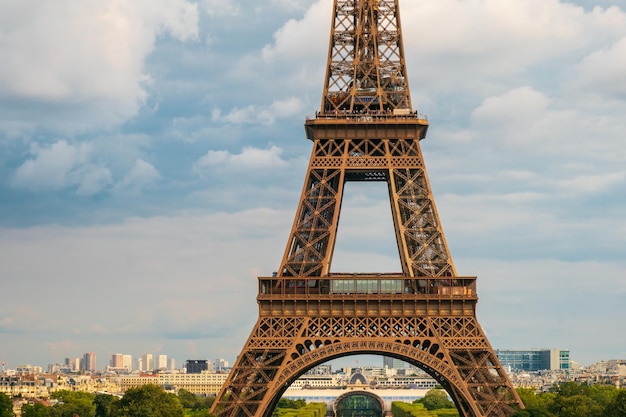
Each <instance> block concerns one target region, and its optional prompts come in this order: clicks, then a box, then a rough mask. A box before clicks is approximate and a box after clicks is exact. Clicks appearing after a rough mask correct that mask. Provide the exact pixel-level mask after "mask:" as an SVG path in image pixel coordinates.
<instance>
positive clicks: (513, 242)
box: [0, 0, 626, 366]
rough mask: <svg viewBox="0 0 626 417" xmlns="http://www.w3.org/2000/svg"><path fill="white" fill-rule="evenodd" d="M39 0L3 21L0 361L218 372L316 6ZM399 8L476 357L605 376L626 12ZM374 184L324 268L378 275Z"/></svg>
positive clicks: (233, 344) (257, 239)
mask: <svg viewBox="0 0 626 417" xmlns="http://www.w3.org/2000/svg"><path fill="white" fill-rule="evenodd" d="M59 1H60V3H58V4H57V6H55V7H52V6H50V5H42V4H41V3H40V2H37V1H35V0H25V1H22V2H19V3H20V4H19V5H18V4H17V3H15V4H13V3H11V2H4V3H0V27H2V28H3V30H4V31H3V39H6V42H0V56H2V57H3V58H4V59H3V63H4V65H2V68H0V277H1V278H2V287H0V341H1V342H0V361H2V362H7V363H8V364H9V366H11V365H13V366H15V364H22V363H33V364H35V363H41V364H43V365H41V366H46V365H47V364H48V363H54V362H57V361H60V360H63V359H64V358H65V357H68V356H77V357H78V356H82V355H83V354H84V353H85V352H96V356H97V357H98V358H101V357H103V358H104V357H106V358H108V357H109V355H110V354H113V353H116V352H119V351H122V352H136V353H137V354H139V353H140V352H147V351H150V352H152V354H153V355H158V354H159V353H161V352H167V353H168V355H169V356H171V357H174V358H176V359H177V361H180V362H178V363H180V364H181V365H182V364H183V363H184V360H186V359H198V358H202V357H206V356H209V357H224V358H227V359H228V360H230V361H231V363H232V362H233V361H234V359H235V357H236V355H238V354H239V352H240V350H241V347H242V346H243V344H244V342H245V340H246V338H247V336H248V332H249V331H250V329H251V328H253V326H254V323H255V321H256V319H257V316H258V310H257V304H256V295H257V277H258V276H269V275H270V274H271V273H272V272H273V271H275V270H276V268H277V267H278V265H279V263H280V259H281V257H282V254H283V252H284V249H285V244H286V240H287V238H288V233H289V230H290V227H291V223H292V220H293V217H294V214H295V210H296V205H297V203H298V196H299V193H300V190H301V187H302V180H303V177H304V174H305V172H306V163H307V161H308V157H309V153H310V150H311V144H310V142H308V141H307V140H306V139H305V134H304V131H303V127H302V125H303V123H304V121H305V118H306V116H307V114H308V115H311V114H314V112H315V111H316V110H319V104H320V99H321V93H322V83H323V78H324V70H325V69H324V65H325V63H326V53H327V47H328V29H329V20H328V16H330V5H331V4H332V1H330V0H271V1H270V2H268V4H267V5H266V6H267V7H261V6H259V4H258V2H254V1H252V0H201V1H197V2H196V1H191V0H158V1H152V2H147V1H137V2H133V3H132V4H122V3H119V2H115V1H112V0H105V1H102V2H99V3H98V4H95V3H94V4H87V3H85V2H81V1H79V0H59ZM400 2H401V9H402V24H403V36H404V43H405V51H406V57H407V72H408V76H409V85H410V87H411V94H412V102H413V105H414V107H415V109H416V110H419V111H420V113H423V114H425V115H427V116H428V118H429V123H430V127H429V131H428V135H427V137H426V139H425V140H424V141H423V142H422V149H423V151H424V154H425V162H426V166H427V168H428V174H429V178H430V181H431V184H432V189H433V192H434V196H435V201H436V203H437V209H438V211H439V214H440V217H441V221H442V225H443V230H444V233H445V236H446V241H447V243H448V245H449V247H450V251H451V254H452V258H453V260H454V262H455V265H456V269H457V271H458V273H459V275H468V276H474V275H476V276H478V281H477V285H478V288H477V293H478V296H479V297H480V300H479V302H478V311H477V317H478V320H479V322H480V323H481V325H482V326H483V328H484V330H485V332H486V334H487V337H488V338H489V341H490V342H491V344H492V346H493V347H494V348H499V349H514V348H533V347H536V348H542V347H555V348H564V349H569V350H570V352H571V357H572V358H573V359H574V360H576V361H578V362H579V363H580V364H581V365H589V364H592V363H594V362H597V361H600V360H607V359H618V358H625V357H626V334H624V332H620V331H617V330H620V329H621V327H622V325H621V322H620V316H621V315H623V314H622V313H623V299H624V298H625V297H626V280H625V279H624V278H625V277H624V275H625V271H626V259H625V253H626V250H625V249H626V215H625V214H624V213H626V211H625V210H624V206H626V169H625V168H624V160H626V148H625V147H624V144H623V142H624V139H623V132H624V131H625V130H626V119H625V118H624V117H623V115H624V114H626V9H625V8H624V6H623V5H622V4H620V3H618V2H617V1H606V0H598V1H591V0H548V1H542V2H539V0H500V1H498V2H495V1H493V0H479V1H476V2H459V1H456V0H424V1H420V2H408V1H406V0H400ZM15 22H19V23H20V24H19V25H17V24H15ZM85 27H90V28H92V30H89V31H85V30H84V28H85ZM377 185H378V184H349V185H348V186H347V187H346V193H345V200H344V202H343V206H342V214H343V218H345V221H344V220H340V223H339V231H338V241H337V246H336V249H335V257H334V260H333V267H332V269H333V270H334V271H350V272H382V271H384V272H390V271H396V270H398V269H399V262H398V256H397V247H396V244H395V236H394V235H393V226H392V224H391V215H390V211H389V203H388V199H387V196H386V195H385V193H386V189H384V188H381V187H377ZM72 352H73V354H72ZM100 360H101V359H98V361H100ZM346 360H347V361H350V360H351V359H349V358H347V359H346ZM98 366H100V365H98Z"/></svg>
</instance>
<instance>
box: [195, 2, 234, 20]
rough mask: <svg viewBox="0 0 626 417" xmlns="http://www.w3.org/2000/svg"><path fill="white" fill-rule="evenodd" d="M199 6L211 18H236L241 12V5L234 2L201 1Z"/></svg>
mask: <svg viewBox="0 0 626 417" xmlns="http://www.w3.org/2000/svg"><path fill="white" fill-rule="evenodd" d="M201 4H202V8H203V9H204V10H205V12H206V13H207V14H208V15H209V16H211V17H220V16H236V15H238V14H239V13H240V12H241V5H240V4H237V3H236V2H235V1H234V0H202V3H201Z"/></svg>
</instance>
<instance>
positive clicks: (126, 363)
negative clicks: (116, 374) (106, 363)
mask: <svg viewBox="0 0 626 417" xmlns="http://www.w3.org/2000/svg"><path fill="white" fill-rule="evenodd" d="M122 366H123V367H124V368H126V369H128V372H131V371H132V370H133V356H132V355H122Z"/></svg>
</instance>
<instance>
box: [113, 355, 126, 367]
mask: <svg viewBox="0 0 626 417" xmlns="http://www.w3.org/2000/svg"><path fill="white" fill-rule="evenodd" d="M109 365H110V366H111V367H112V368H123V367H124V355H122V354H121V353H114V354H112V355H111V360H110V361H109Z"/></svg>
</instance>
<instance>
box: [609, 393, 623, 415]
mask: <svg viewBox="0 0 626 417" xmlns="http://www.w3.org/2000/svg"><path fill="white" fill-rule="evenodd" d="M606 416H607V417H626V390H624V389H621V390H619V391H618V392H617V395H615V397H614V398H613V401H611V402H610V403H609V404H608V405H607V407H606Z"/></svg>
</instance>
